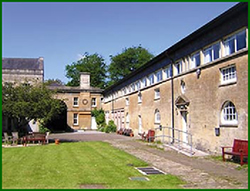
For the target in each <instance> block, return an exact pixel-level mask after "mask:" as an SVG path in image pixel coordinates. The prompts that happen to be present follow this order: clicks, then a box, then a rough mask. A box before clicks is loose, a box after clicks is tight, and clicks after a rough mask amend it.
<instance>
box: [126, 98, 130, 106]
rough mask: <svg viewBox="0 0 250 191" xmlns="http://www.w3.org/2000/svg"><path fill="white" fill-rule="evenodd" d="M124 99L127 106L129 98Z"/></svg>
mask: <svg viewBox="0 0 250 191" xmlns="http://www.w3.org/2000/svg"><path fill="white" fill-rule="evenodd" d="M125 101H126V106H129V98H128V97H126V98H125Z"/></svg>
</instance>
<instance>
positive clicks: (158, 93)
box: [155, 88, 160, 99]
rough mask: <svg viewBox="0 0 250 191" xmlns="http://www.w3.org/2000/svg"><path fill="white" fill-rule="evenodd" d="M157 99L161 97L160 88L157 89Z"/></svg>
mask: <svg viewBox="0 0 250 191" xmlns="http://www.w3.org/2000/svg"><path fill="white" fill-rule="evenodd" d="M155 99H160V89H159V88H158V89H155Z"/></svg>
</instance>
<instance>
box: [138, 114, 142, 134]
mask: <svg viewBox="0 0 250 191" xmlns="http://www.w3.org/2000/svg"><path fill="white" fill-rule="evenodd" d="M138 134H142V119H141V115H138Z"/></svg>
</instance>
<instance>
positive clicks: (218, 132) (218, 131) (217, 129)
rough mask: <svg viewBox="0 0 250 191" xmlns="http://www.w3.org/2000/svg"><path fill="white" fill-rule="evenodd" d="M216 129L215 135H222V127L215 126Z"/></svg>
mask: <svg viewBox="0 0 250 191" xmlns="http://www.w3.org/2000/svg"><path fill="white" fill-rule="evenodd" d="M214 130H215V135H216V136H220V128H219V127H215V128H214Z"/></svg>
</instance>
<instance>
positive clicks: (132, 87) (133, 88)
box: [131, 83, 135, 92]
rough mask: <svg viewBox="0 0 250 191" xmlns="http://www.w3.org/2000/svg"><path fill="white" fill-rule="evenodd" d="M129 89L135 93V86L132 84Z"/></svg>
mask: <svg viewBox="0 0 250 191" xmlns="http://www.w3.org/2000/svg"><path fill="white" fill-rule="evenodd" d="M131 89H132V92H134V91H135V84H134V83H133V84H131Z"/></svg>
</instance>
